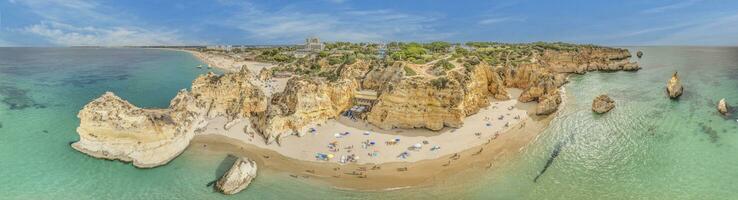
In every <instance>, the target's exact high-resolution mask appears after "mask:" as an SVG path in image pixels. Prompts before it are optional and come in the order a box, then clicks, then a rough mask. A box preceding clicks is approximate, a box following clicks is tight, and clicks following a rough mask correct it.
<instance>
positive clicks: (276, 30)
mask: <svg viewBox="0 0 738 200" xmlns="http://www.w3.org/2000/svg"><path fill="white" fill-rule="evenodd" d="M241 6H242V9H241V11H240V12H238V14H237V15H236V16H234V17H232V18H230V20H228V21H226V22H224V25H225V26H229V27H236V28H238V29H241V30H243V31H245V32H248V33H249V34H250V36H249V37H251V38H252V39H255V40H259V41H263V42H264V43H268V42H271V41H293V42H294V41H299V40H301V38H304V37H305V36H309V35H315V36H318V37H321V38H322V39H324V40H328V41H354V42H356V41H383V40H439V39H444V38H447V37H448V36H450V35H452V34H453V33H443V32H440V31H438V30H436V29H435V26H434V23H435V22H436V19H437V18H436V17H433V16H420V15H412V14H406V13H400V12H396V11H393V10H386V9H385V10H342V11H337V12H332V13H331V12H323V13H305V12H301V11H298V10H294V9H290V7H287V8H283V9H280V10H276V11H267V10H261V9H258V8H257V7H256V6H254V5H253V4H249V3H245V4H242V5H241Z"/></svg>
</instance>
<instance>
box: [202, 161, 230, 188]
mask: <svg viewBox="0 0 738 200" xmlns="http://www.w3.org/2000/svg"><path fill="white" fill-rule="evenodd" d="M236 160H238V157H236V156H234V155H231V154H228V156H226V157H225V158H224V159H223V161H220V164H218V167H217V168H215V180H213V181H210V182H208V184H207V185H206V186H207V187H211V186H214V185H215V182H217V181H218V179H220V178H221V177H223V175H225V173H226V172H228V170H229V169H231V166H233V163H235V162H236ZM213 191H215V187H213Z"/></svg>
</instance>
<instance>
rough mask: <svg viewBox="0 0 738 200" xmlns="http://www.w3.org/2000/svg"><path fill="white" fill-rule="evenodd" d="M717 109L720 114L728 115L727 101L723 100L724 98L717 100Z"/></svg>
mask: <svg viewBox="0 0 738 200" xmlns="http://www.w3.org/2000/svg"><path fill="white" fill-rule="evenodd" d="M717 109H718V112H720V114H723V115H728V103H726V102H725V98H723V99H720V101H718V106H717Z"/></svg>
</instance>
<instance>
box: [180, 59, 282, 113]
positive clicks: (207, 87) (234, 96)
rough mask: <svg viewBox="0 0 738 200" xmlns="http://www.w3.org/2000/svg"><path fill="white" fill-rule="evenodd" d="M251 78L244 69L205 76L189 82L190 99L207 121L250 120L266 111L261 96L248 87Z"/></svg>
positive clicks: (259, 92) (264, 96)
mask: <svg viewBox="0 0 738 200" xmlns="http://www.w3.org/2000/svg"><path fill="white" fill-rule="evenodd" d="M252 78H253V75H252V74H251V73H250V72H249V71H248V69H246V68H245V67H244V68H242V69H241V71H239V72H236V73H226V74H224V75H216V74H213V73H208V74H206V75H201V76H199V77H197V78H196V79H195V80H194V81H193V82H192V95H193V96H195V98H197V100H198V101H197V103H198V104H199V105H201V106H204V107H206V108H207V110H206V115H207V116H208V118H215V117H226V118H227V119H229V120H235V119H238V118H247V117H251V116H252V115H254V114H255V113H259V112H264V111H266V109H267V105H268V103H267V97H266V95H265V94H264V92H263V91H262V90H261V89H259V87H257V86H255V85H254V84H253V83H251V81H250V80H251V79H252Z"/></svg>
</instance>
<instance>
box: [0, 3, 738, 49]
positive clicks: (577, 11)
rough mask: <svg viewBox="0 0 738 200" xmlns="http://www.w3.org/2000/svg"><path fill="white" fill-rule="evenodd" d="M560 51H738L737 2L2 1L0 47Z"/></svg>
mask: <svg viewBox="0 0 738 200" xmlns="http://www.w3.org/2000/svg"><path fill="white" fill-rule="evenodd" d="M308 36H317V37H320V38H321V39H322V40H323V41H350V42H388V41H418V42H429V41H441V40H442V41H450V42H467V41H497V42H535V41H549V42H553V41H561V42H571V43H586V44H598V45H705V46H712V45H717V46H736V45H738V1H734V0H678V1H665V0H647V1H644V0H619V1H605V0H602V1H594V0H567V1H544V0H540V1H533V0H519V1H512V0H510V1H508V0H486V1H465V0H454V1H440V0H425V1H409V0H408V1H403V0H391V1H383V0H373V1H358V0H316V1H299V0H296V1H282V0H269V1H266V0H265V1H248V0H241V1H237V0H212V1H208V0H198V1H182V0H152V1H142V0H126V1H115V0H101V1H93V0H0V46H82V45H96V46H122V45H214V44H297V43H301V42H302V41H304V38H306V37H308Z"/></svg>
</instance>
